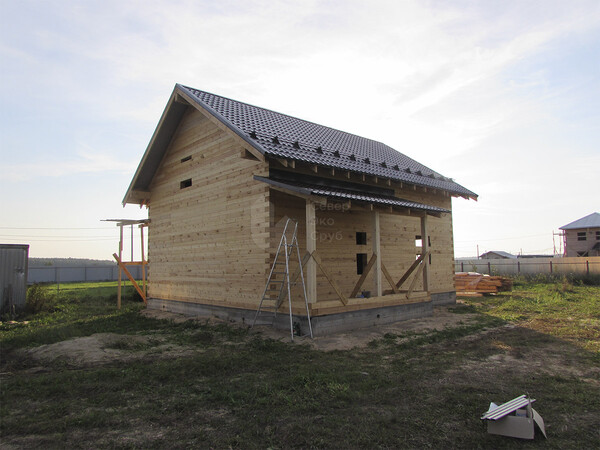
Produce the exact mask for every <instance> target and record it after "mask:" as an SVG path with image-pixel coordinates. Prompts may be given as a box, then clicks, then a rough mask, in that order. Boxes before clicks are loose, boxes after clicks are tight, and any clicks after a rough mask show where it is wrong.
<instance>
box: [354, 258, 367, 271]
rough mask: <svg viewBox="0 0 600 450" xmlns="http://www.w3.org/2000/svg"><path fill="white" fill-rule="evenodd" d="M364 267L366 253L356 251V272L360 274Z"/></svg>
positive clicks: (365, 265)
mask: <svg viewBox="0 0 600 450" xmlns="http://www.w3.org/2000/svg"><path fill="white" fill-rule="evenodd" d="M365 267H367V254H366V253H357V254H356V274H357V275H362V273H363V272H364V271H365Z"/></svg>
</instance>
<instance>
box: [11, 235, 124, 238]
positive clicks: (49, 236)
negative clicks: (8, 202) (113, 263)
mask: <svg viewBox="0 0 600 450" xmlns="http://www.w3.org/2000/svg"><path fill="white" fill-rule="evenodd" d="M5 236H8V237H28V236H32V237H36V238H57V239H60V238H111V239H112V238H114V236H108V235H105V234H103V235H94V236H55V235H47V234H35V235H32V234H0V237H5Z"/></svg>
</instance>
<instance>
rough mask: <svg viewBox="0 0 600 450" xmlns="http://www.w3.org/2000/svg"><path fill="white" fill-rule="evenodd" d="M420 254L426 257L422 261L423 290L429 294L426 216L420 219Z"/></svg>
mask: <svg viewBox="0 0 600 450" xmlns="http://www.w3.org/2000/svg"><path fill="white" fill-rule="evenodd" d="M421 242H422V244H421V252H422V254H423V255H426V257H425V258H424V259H423V290H424V291H425V292H429V257H430V256H429V255H427V252H428V251H429V233H428V232H427V214H423V216H422V217H421Z"/></svg>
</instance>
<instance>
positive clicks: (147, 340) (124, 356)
mask: <svg viewBox="0 0 600 450" xmlns="http://www.w3.org/2000/svg"><path fill="white" fill-rule="evenodd" d="M142 314H144V315H145V316H147V317H152V318H155V319H166V320H173V321H175V322H184V321H190V320H194V321H199V322H202V323H206V322H209V323H213V324H215V323H223V321H222V320H220V319H215V318H214V317H207V316H193V317H190V316H183V315H180V314H175V313H170V312H165V311H159V310H144V311H143V312H142ZM472 317H473V315H472V314H454V313H452V312H450V311H449V310H448V307H438V308H435V311H434V314H433V316H431V317H424V318H420V319H412V320H407V321H402V322H396V323H393V324H389V325H382V326H377V327H370V328H364V329H360V330H355V331H353V332H351V333H350V332H349V333H338V334H335V335H331V336H321V337H315V338H314V339H311V338H310V337H308V336H302V337H295V338H294V342H295V343H298V344H308V345H310V346H311V347H313V348H315V349H317V350H322V351H332V350H350V349H352V348H357V347H358V348H361V347H365V346H366V345H367V344H368V343H369V342H370V341H372V340H374V339H378V338H382V337H383V336H384V335H385V334H386V333H394V334H400V333H402V332H406V331H421V332H422V331H427V330H442V329H444V328H447V327H455V326H458V325H461V324H464V323H468V322H469V321H470V320H471V318H472ZM230 325H232V326H243V325H241V324H239V325H237V324H236V323H231V324H230ZM251 333H256V334H260V335H262V336H265V337H269V338H272V339H276V340H281V341H284V342H289V341H290V340H291V339H290V335H289V332H288V331H287V330H276V329H274V328H272V327H269V326H257V327H255V328H254V329H253V330H252V331H251ZM131 350H136V351H133V352H132V351H131ZM196 351H198V350H197V349H192V348H190V347H180V346H176V345H173V344H168V343H165V342H164V339H163V338H161V337H160V336H146V335H123V334H115V333H98V334H94V335H91V336H86V337H80V338H75V339H69V340H66V341H62V342H57V343H55V344H48V345H41V346H39V347H35V348H32V349H26V350H22V352H24V353H25V354H26V355H27V356H29V357H30V358H32V359H33V360H36V361H39V362H40V363H41V364H44V363H47V362H50V361H54V360H59V361H63V362H65V363H67V364H69V365H73V366H79V367H81V366H95V365H102V364H107V363H114V362H123V361H129V360H133V359H140V358H146V357H148V356H152V355H155V356H157V357H161V358H170V357H178V356H183V355H185V354H192V353H194V352H196Z"/></svg>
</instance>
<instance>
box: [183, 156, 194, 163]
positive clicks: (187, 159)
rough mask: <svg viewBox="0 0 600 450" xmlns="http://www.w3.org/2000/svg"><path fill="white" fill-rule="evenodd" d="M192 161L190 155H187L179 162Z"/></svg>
mask: <svg viewBox="0 0 600 450" xmlns="http://www.w3.org/2000/svg"><path fill="white" fill-rule="evenodd" d="M191 159H192V155H188V156H186V157H185V158H181V162H182V163H184V162H186V161H190V160H191Z"/></svg>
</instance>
